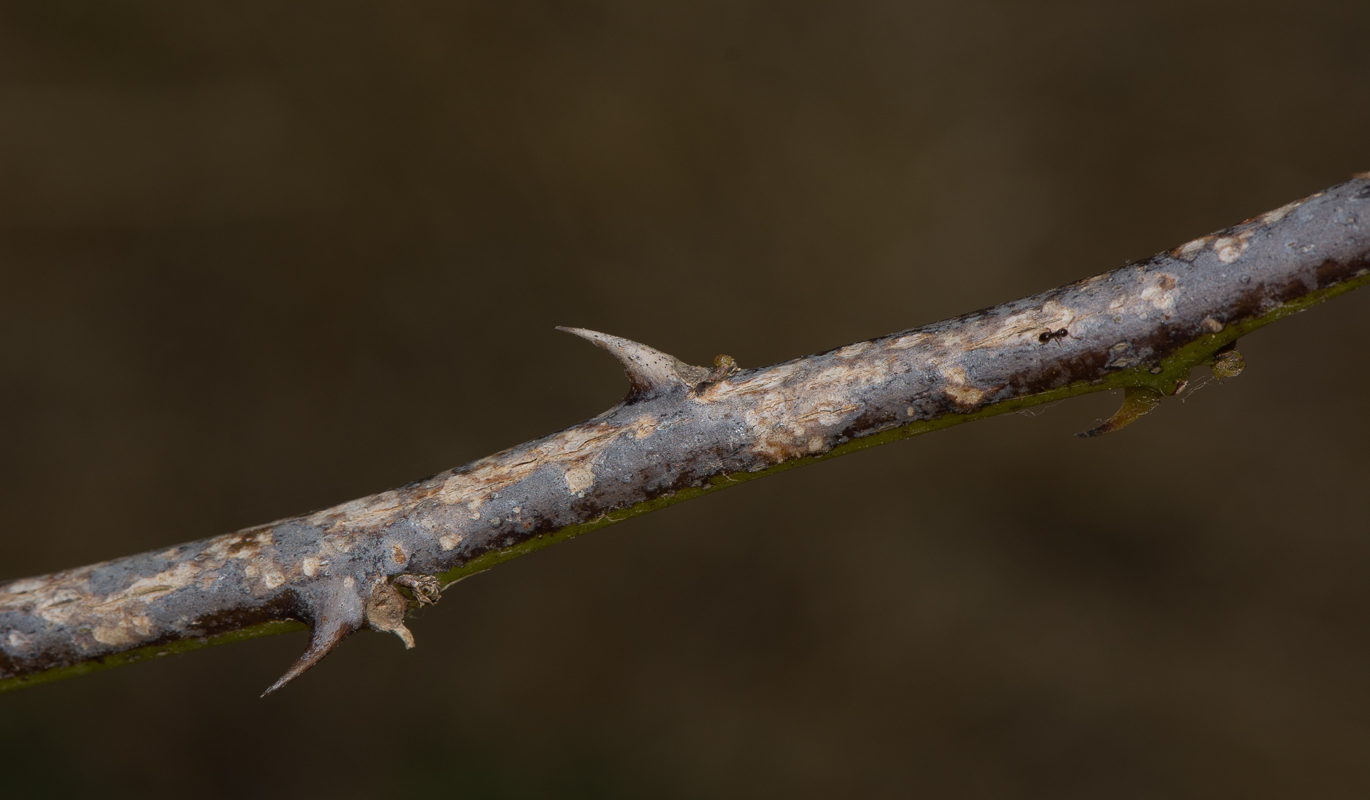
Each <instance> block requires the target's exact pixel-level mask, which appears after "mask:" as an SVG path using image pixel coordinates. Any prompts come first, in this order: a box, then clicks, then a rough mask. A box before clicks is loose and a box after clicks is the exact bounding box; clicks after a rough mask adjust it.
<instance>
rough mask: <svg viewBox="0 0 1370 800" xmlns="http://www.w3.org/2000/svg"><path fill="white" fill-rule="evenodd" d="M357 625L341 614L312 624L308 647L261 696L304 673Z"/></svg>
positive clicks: (326, 617)
mask: <svg viewBox="0 0 1370 800" xmlns="http://www.w3.org/2000/svg"><path fill="white" fill-rule="evenodd" d="M357 627H358V626H355V625H350V624H348V623H347V622H346V621H344V620H343V619H342V617H341V615H332V616H329V615H325V616H323V617H322V618H320V620H319V622H317V623H315V624H314V629H313V630H312V631H311V632H310V635H309V648H308V649H306V650H305V651H304V655H302V656H300V660H299V661H296V662H295V665H294V666H293V667H291V668H290V669H288V670H286V673H285V674H284V675H282V676H281V679H280V680H278V681H276V682H275V683H273V684H271V687H270V688H268V689H267V690H266V691H265V692H262V697H266V696H267V695H269V694H271V693H272V692H274V691H276V690H277V689H279V688H281V687H282V686H285V685H286V684H287V683H290V682H291V681H293V680H295V679H296V678H298V677H300V676H301V675H303V674H304V672H305V670H307V669H309V668H310V667H312V666H314V665H315V664H317V663H319V662H320V661H322V660H323V657H324V656H326V655H328V654H329V653H331V652H333V648H335V647H337V646H338V645H340V644H342V641H343V639H346V638H347V637H348V636H349V635H350V634H352V633H353V632H355V631H356V630H357Z"/></svg>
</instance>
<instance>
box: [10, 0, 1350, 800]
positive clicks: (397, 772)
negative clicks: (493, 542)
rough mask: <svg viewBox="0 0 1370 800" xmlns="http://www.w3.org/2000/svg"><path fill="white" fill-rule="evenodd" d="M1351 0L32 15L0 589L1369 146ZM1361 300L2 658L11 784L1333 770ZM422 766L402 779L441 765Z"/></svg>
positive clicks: (981, 285) (857, 326) (906, 311)
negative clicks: (1033, 401)
mask: <svg viewBox="0 0 1370 800" xmlns="http://www.w3.org/2000/svg"><path fill="white" fill-rule="evenodd" d="M1367 41H1370V4H1367V3H1364V2H1359V1H1357V2H1350V1H1349V0H1348V1H1347V2H1302V3H1298V4H1288V3H1275V2H1265V3H1261V2H1257V3H1252V2H1242V3H1238V2H1211V3H1193V2H1147V3H1131V4H1126V3H1109V4H1105V3H1094V2H1077V3H1069V2H1036V3H1019V2H1011V1H1010V0H1003V1H1002V2H962V3H946V2H908V3H896V2H880V0H863V1H862V2H848V3H832V2H803V3H800V2H793V3H770V4H763V3H750V2H739V1H738V0H729V2H672V1H670V0H658V1H656V2H626V1H623V2H610V1H607V0H606V1H602V2H545V3H535V2H515V1H511V0H499V1H498V2H493V1H492V2H460V3H416V2H406V3H384V4H382V3H374V4H364V3H345V2H326V3H325V2H321V3H312V4H306V3H291V4H281V3H233V4H227V5H223V4H219V5H215V4H203V3H195V4H188V3H171V2H167V3H146V2H130V1H129V0H118V1H117V2H115V1H113V0H111V2H102V3H68V2H54V1H53V0H43V1H42V2H25V3H6V4H5V5H4V6H3V7H2V8H0V411H2V412H3V424H2V425H0V503H3V509H2V512H0V513H2V514H3V516H0V519H3V527H0V579H8V578H15V577H21V576H25V575H31V574H37V573H43V572H49V571H53V570H57V569H61V568H64V567H71V566H77V565H80V564H85V563H89V562H93V561H97V560H101V559H106V558H112V557H116V556H121V555H128V554H131V553H134V552H138V551H142V550H146V549H150V548H154V547H162V546H165V545H169V544H172V543H175V542H180V541H185V540H189V539H194V538H200V537H204V536H209V535H213V534H218V533H223V532H226V531H230V530H234V529H237V528H241V527H244V526H247V525H250V524H254V523H260V522H264V521H268V520H272V519H276V518H279V517H283V516H287V515H291V514H294V513H298V512H303V511H306V510H311V509H316V508H320V507H324V506H327V505H331V504H334V503H337V502H341V501H344V500H348V499H351V498H353V497H357V496H361V495H365V494H370V493H372V492H376V491H380V490H383V489H386V488H389V487H391V486H394V485H398V484H401V483H404V482H406V481H408V480H411V479H414V478H418V477H422V476H425V475H428V474H431V473H433V472H436V471H438V470H441V469H445V468H448V467H452V466H455V465H458V464H461V463H464V462H466V461H469V460H471V459H474V458H477V457H480V456H483V455H486V454H488V453H491V452H493V451H495V450H499V449H502V448H504V447H507V446H510V445H513V444H516V443H518V442H521V441H524V440H527V439H530V438H534V437H536V436H539V435H542V434H545V433H549V432H551V431H553V430H555V429H558V428H560V427H563V426H566V425H569V424H572V423H575V422H578V421H580V420H582V419H585V418H587V417H589V416H592V415H594V414H596V413H598V412H599V411H601V410H603V409H604V408H607V407H608V406H609V405H611V404H613V403H614V402H615V401H616V400H617V399H618V398H619V397H620V396H621V395H622V393H623V392H624V391H625V389H626V382H625V381H624V379H623V377H622V374H621V371H620V370H619V368H618V367H617V366H616V365H615V364H614V363H613V362H612V361H611V360H610V359H609V358H607V357H606V356H605V355H604V354H603V353H601V352H599V351H598V350H596V349H595V348H593V347H590V346H589V345H587V344H586V343H584V342H581V341H578V340H575V339H573V338H571V337H569V336H566V335H564V334H560V333H557V332H555V331H553V330H552V326H554V325H579V326H586V327H590V328H595V329H599V330H604V331H608V332H611V333H615V334H619V335H623V336H629V337H632V338H635V339H638V340H641V341H644V342H646V343H649V344H651V345H653V346H656V347H659V348H662V349H664V350H666V351H668V352H671V353H673V354H676V355H678V356H680V357H682V358H685V359H687V360H690V361H693V362H695V363H707V362H708V361H709V360H710V359H712V357H713V356H714V355H715V354H716V353H719V352H727V353H730V354H732V355H734V356H735V357H737V359H738V360H739V362H740V363H742V364H744V365H746V366H758V365H763V364H767V363H772V362H776V361H780V360H784V359H787V358H791V357H794V356H797V355H801V354H804V353H808V352H813V351H818V350H822V349H826V348H829V347H833V346H837V345H841V344H845V343H848V342H852V341H856V340H859V339H864V338H868V337H871V336H876V335H880V334H884V333H888V332H892V331H895V330H899V329H902V328H908V327H912V326H914V325H918V324H921V323H925V322H930V321H934V320H937V319H940V318H943V317H948V316H953V315H955V314H958V313H962V312H965V311H970V310H973V309H976V308H981V307H985V306H989V305H993V304H995V303H999V302H1002V301H1006V300H1010V299H1013V298H1016V297H1019V296H1022V295H1026V294H1029V293H1032V292H1036V291H1039V290H1042V289H1045V288H1049V287H1051V286H1054V285H1057V284H1060V283H1064V282H1067V281H1070V280H1074V279H1077V278H1081V277H1084V276H1087V275H1091V274H1095V273H1098V272H1102V271H1105V270H1107V269H1112V268H1114V267H1117V266H1120V265H1122V264H1123V263H1124V262H1125V261H1127V260H1131V259H1135V258H1139V257H1144V256H1147V255H1150V254H1151V253H1153V252H1155V251H1158V250H1161V249H1164V248H1168V247H1171V246H1174V245H1176V244H1179V243H1181V242H1183V241H1186V240H1187V239H1189V238H1192V237H1194V236H1197V235H1201V234H1204V233H1207V232H1209V231H1211V230H1214V229H1217V228H1219V227H1222V226H1225V225H1228V224H1232V223H1235V222H1238V221H1240V220H1242V219H1244V218H1246V217H1249V216H1252V215H1253V214H1256V213H1259V212H1262V211H1266V210H1268V209H1271V208H1274V207H1276V206H1279V205H1281V204H1283V203H1285V202H1287V201H1289V200H1293V199H1295V198H1297V197H1301V196H1303V195H1306V194H1309V193H1311V192H1314V191H1317V190H1318V189H1321V188H1324V187H1326V186H1329V185H1331V184H1334V183H1338V182H1340V181H1342V180H1344V179H1346V178H1347V177H1349V176H1350V174H1351V173H1352V172H1356V171H1361V170H1366V169H1370V57H1368V55H1370V51H1368V50H1367V46H1366V44H1367ZM1367 311H1370V292H1362V293H1357V294H1353V295H1351V296H1349V297H1346V298H1342V299H1338V300H1335V301H1333V302H1331V303H1330V304H1328V305H1325V306H1322V307H1319V308H1317V309H1315V310H1313V311H1312V312H1310V313H1308V314H1304V315H1301V316H1299V317H1297V318H1294V319H1290V320H1288V321H1284V322H1281V323H1279V324H1278V325H1276V326H1274V327H1272V328H1267V329H1265V330H1263V331H1261V332H1259V333H1258V334H1256V335H1254V336H1252V337H1250V338H1249V339H1248V340H1246V341H1244V342H1243V346H1242V351H1243V352H1244V353H1245V355H1246V357H1247V360H1248V363H1249V365H1250V367H1249V369H1248V372H1247V373H1246V374H1245V375H1243V376H1241V377H1240V378H1238V379H1236V380H1233V381H1230V382H1228V383H1226V384H1225V385H1222V386H1218V385H1217V384H1216V383H1213V384H1209V385H1208V386H1205V387H1204V388H1203V389H1202V390H1200V391H1199V392H1198V393H1197V394H1194V395H1193V396H1192V398H1190V399H1188V400H1187V401H1185V402H1180V401H1179V400H1174V401H1171V402H1168V403H1166V404H1165V405H1164V406H1163V407H1162V408H1161V409H1160V410H1159V411H1158V412H1157V413H1155V414H1154V415H1153V416H1151V417H1148V418H1147V419H1146V420H1144V421H1143V422H1141V423H1139V424H1138V425H1136V426H1135V427H1133V428H1131V429H1129V430H1127V431H1126V432H1124V433H1122V434H1119V435H1117V436H1111V437H1106V438H1104V439H1102V440H1092V441H1083V440H1078V439H1074V438H1072V437H1071V436H1070V434H1072V433H1074V432H1076V431H1079V430H1083V429H1084V428H1086V427H1089V426H1091V425H1092V424H1094V422H1095V421H1096V420H1097V419H1099V418H1101V417H1104V416H1107V414H1108V413H1110V412H1111V411H1112V409H1113V407H1114V404H1115V403H1116V402H1117V399H1116V398H1109V397H1102V396H1101V397H1095V398H1090V399H1086V400H1079V401H1075V402H1071V403H1067V404H1063V405H1060V406H1057V407H1054V408H1051V409H1050V410H1049V411H1047V412H1046V413H1045V414H1039V415H1037V416H1035V417H1032V418H1028V417H1025V416H1010V417H1007V418H1000V419H995V420H991V421H988V422H985V423H980V424H975V425H970V426H967V427H964V428H958V429H953V430H951V431H947V432H943V433H938V434H934V435H931V436H928V437H924V438H920V439H915V440H913V441H910V442H905V443H902V444H897V445H893V446H889V447H885V448H880V449H878V450H876V451H870V452H865V453H861V454H859V455H855V456H852V457H849V458H843V459H840V460H838V461H836V462H833V463H827V464H822V465H820V466H816V467H810V468H807V469H803V470H800V471H798V472H792V473H787V474H785V475H782V476H778V477H775V478H771V479H768V480H765V481H761V482H759V483H754V484H748V485H746V486H745V487H742V488H739V489H738V490H737V491H732V492H726V493H724V494H722V495H717V496H710V497H707V498H703V499H700V500H697V501H694V502H691V503H687V504H685V505H682V506H679V507H675V508H671V509H669V510H667V511H664V512H662V513H658V514H654V515H650V516H648V517H645V518H642V519H638V520H634V521H632V522H630V523H628V524H625V525H622V526H618V527H615V528H611V529H609V530H606V531H602V532H598V533H595V534H593V535H591V536H588V537H585V538H583V539H580V540H577V541H576V542H574V543H572V544H569V545H564V546H560V547H556V548H553V549H551V550H548V551H544V552H542V553H539V554H537V555H534V556H531V557H528V558H523V559H519V560H517V561H515V562H512V563H509V564H507V565H504V566H501V567H499V568H497V569H496V570H494V571H493V572H490V573H487V574H485V575H482V576H480V577H478V578H476V579H473V580H471V581H469V582H467V583H463V584H461V585H460V586H459V587H457V588H455V589H454V590H452V591H451V592H450V593H449V595H448V596H447V597H446V599H445V600H444V602H443V603H442V604H441V605H440V606H439V607H437V608H436V609H434V610H430V611H428V612H426V613H425V614H424V616H423V618H422V619H420V620H419V621H418V622H417V623H415V624H413V625H412V627H413V628H414V630H415V633H416V635H417V636H418V640H419V643H420V647H419V648H418V649H417V650H415V651H413V652H410V653H405V652H404V651H403V650H402V649H401V647H400V645H399V643H398V642H397V641H395V640H394V639H393V637H382V636H374V635H370V634H367V635H361V636H358V637H355V638H354V639H353V640H351V641H350V642H348V644H347V645H346V646H344V647H343V648H342V649H341V650H339V651H338V652H337V653H336V654H334V655H333V656H332V657H330V658H329V659H328V660H327V661H326V662H325V663H324V664H323V666H322V667H321V668H320V669H318V670H316V671H314V672H311V673H310V674H309V675H307V676H306V677H305V678H304V679H302V680H300V681H298V682H297V683H296V684H294V685H292V686H291V687H290V688H289V690H288V691H285V692H283V693H281V694H280V695H277V696H273V697H272V698H270V699H269V700H258V699H257V694H258V693H260V692H261V690H262V689H263V688H264V687H265V686H267V685H268V684H269V683H270V682H271V681H273V680H274V679H275V678H276V677H277V676H278V675H279V674H280V673H281V672H282V671H283V670H284V669H285V668H286V667H287V666H288V665H289V664H290V663H291V661H292V660H293V659H294V658H295V657H296V656H297V655H298V654H299V652H300V651H301V650H302V649H303V647H304V636H303V635H302V634H296V635H291V636H285V637H276V638H274V639H267V640H261V641H256V642H250V643H246V644H239V645H234V646H231V647H225V648H220V649H217V650H210V651H202V652H199V653H195V654H191V655H187V656H181V657H176V658H169V659H166V660H163V661H158V662H156V663H150V664H144V665H140V666H136V667H129V668H124V669H119V670H114V671H110V672H105V673H101V674H98V675H93V676H88V677H85V678H80V679H76V680H71V681H67V682H63V683H59V684H54V685H51V686H47V687H42V688H38V689H34V690H29V691H24V692H20V693H17V694H11V695H4V696H0V776H2V777H0V796H4V797H37V796H67V795H77V794H87V795H88V793H92V792H93V793H97V794H103V795H111V796H121V795H125V794H134V793H138V792H144V791H148V790H149V789H150V790H151V793H152V794H154V795H170V796H191V795H194V796H206V797H240V796H267V797H285V796H291V797H306V796H321V795H323V794H328V795H330V796H336V797H368V798H373V797H415V796H431V795H430V794H429V793H432V792H436V793H438V796H444V795H446V794H449V793H450V794H452V795H453V796H463V797H495V798H524V797H596V798H608V797H661V798H702V797H710V798H732V797H738V798H741V797H748V798H751V797H758V796H774V797H805V798H808V797H813V798H830V797H875V798H885V797H891V798H893V797H909V796H915V795H916V796H927V797H1006V798H1014V797H1051V798H1062V797H1066V798H1077V797H1078V798H1099V797H1109V798H1132V797H1137V798H1150V797H1291V796H1306V797H1320V798H1334V797H1364V796H1366V794H1367V792H1370V689H1367V687H1368V686H1370V682H1367V678H1366V676H1367V674H1368V673H1370V581H1368V580H1367V576H1370V536H1368V535H1367V533H1368V532H1367V530H1366V523H1365V520H1366V518H1367V512H1370V500H1368V499H1367V491H1366V487H1367V482H1368V481H1370V464H1367V460H1366V451H1367V440H1370V422H1367V418H1366V414H1365V411H1366V401H1365V398H1366V393H1367V391H1370V377H1368V376H1370V370H1368V368H1370V356H1367V352H1370V330H1368V329H1367V326H1366V324H1365V319H1366V315H1367ZM420 793H423V794H422V795H420Z"/></svg>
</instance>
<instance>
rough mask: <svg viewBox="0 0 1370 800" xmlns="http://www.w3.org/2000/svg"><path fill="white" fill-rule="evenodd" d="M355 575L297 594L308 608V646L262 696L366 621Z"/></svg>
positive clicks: (339, 642) (297, 674) (288, 680)
mask: <svg viewBox="0 0 1370 800" xmlns="http://www.w3.org/2000/svg"><path fill="white" fill-rule="evenodd" d="M354 586H355V584H354V583H353V579H352V578H344V579H342V580H337V581H329V582H320V583H318V584H316V586H315V588H314V589H312V590H308V591H305V592H303V593H302V594H301V595H297V597H298V598H299V600H300V602H301V603H302V604H303V605H304V606H305V607H306V608H308V612H307V613H306V616H307V617H308V618H309V619H308V621H309V628H310V632H309V647H308V648H306V649H305V651H304V655H302V656H300V658H299V660H298V661H296V662H295V664H294V666H292V667H291V668H290V669H289V670H287V671H286V673H285V674H284V675H282V676H281V679H280V680H278V681H276V682H275V683H273V684H271V686H270V688H268V689H267V690H266V691H265V692H262V697H266V696H267V695H269V694H271V693H272V692H274V691H276V690H277V689H280V688H281V687H282V686H285V685H286V684H287V683H290V682H291V681H293V680H295V679H296V678H298V677H300V676H301V675H303V674H304V672H305V671H306V670H308V669H309V668H310V667H312V666H314V665H315V664H317V663H319V662H320V661H322V660H323V657H324V656H326V655H328V654H329V653H331V652H333V649H334V648H336V647H337V646H338V645H340V644H342V641H343V639H346V638H347V637H348V636H350V635H352V634H353V633H355V632H357V631H358V630H360V629H361V627H362V625H364V624H365V617H364V616H363V613H362V598H361V596H360V595H359V594H358V592H357V590H356V589H355V588H353V587H354Z"/></svg>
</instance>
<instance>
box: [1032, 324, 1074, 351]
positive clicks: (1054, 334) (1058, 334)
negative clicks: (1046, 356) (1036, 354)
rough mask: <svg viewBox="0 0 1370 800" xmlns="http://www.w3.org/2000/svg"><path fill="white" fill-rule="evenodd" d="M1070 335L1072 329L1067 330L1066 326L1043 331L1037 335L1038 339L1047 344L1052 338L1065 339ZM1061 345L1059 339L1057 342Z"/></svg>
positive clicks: (1057, 344)
mask: <svg viewBox="0 0 1370 800" xmlns="http://www.w3.org/2000/svg"><path fill="white" fill-rule="evenodd" d="M1069 335H1070V331H1068V330H1066V329H1065V328H1057V329H1056V330H1054V331H1042V332H1041V333H1040V334H1038V335H1037V341H1039V342H1041V343H1042V344H1046V343H1047V342H1049V341H1051V340H1052V339H1064V338H1066V337H1067V336H1069ZM1060 345H1061V343H1060V342H1059V341H1058V342H1056V346H1057V347H1059V346H1060Z"/></svg>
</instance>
